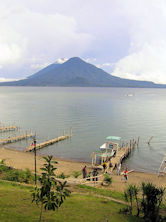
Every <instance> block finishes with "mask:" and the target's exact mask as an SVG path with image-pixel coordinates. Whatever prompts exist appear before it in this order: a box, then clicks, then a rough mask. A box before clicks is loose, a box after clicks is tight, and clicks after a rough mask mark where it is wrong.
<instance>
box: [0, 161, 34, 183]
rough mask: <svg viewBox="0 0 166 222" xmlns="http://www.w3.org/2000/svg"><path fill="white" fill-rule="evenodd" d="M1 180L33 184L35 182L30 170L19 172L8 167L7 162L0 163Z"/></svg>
mask: <svg viewBox="0 0 166 222" xmlns="http://www.w3.org/2000/svg"><path fill="white" fill-rule="evenodd" d="M0 178H1V179H3V180H9V181H15V182H21V183H32V182H33V181H34V175H33V174H32V173H31V171H30V170H29V169H26V170H18V169H14V168H12V167H9V166H6V164H5V161H3V162H2V161H1V163H0Z"/></svg>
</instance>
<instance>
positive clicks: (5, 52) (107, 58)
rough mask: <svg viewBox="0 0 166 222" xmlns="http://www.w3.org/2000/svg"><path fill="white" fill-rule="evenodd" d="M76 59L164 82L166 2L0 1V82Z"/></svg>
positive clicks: (123, 74) (115, 72) (131, 76)
mask: <svg viewBox="0 0 166 222" xmlns="http://www.w3.org/2000/svg"><path fill="white" fill-rule="evenodd" d="M75 56H77V57H80V58H82V59H84V60H85V61H87V62H89V63H92V64H94V65H96V66H97V67H99V68H102V69H104V70H105V71H107V72H108V73H110V74H112V75H114V76H119V77H122V78H129V79H136V80H147V81H153V82H155V83H163V84H166V0H102V1H101V0H61V1H58V0H5V1H4V0H0V81H5V80H13V79H22V78H26V77H27V76H29V75H32V74H34V73H36V72H37V71H39V70H40V69H42V68H44V67H46V66H47V65H49V64H51V63H54V62H56V61H58V62H62V58H65V61H66V59H69V58H71V57H75Z"/></svg>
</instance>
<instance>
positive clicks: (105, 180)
mask: <svg viewBox="0 0 166 222" xmlns="http://www.w3.org/2000/svg"><path fill="white" fill-rule="evenodd" d="M104 183H106V184H107V185H110V184H111V183H112V177H110V176H109V175H108V174H107V173H106V174H104Z"/></svg>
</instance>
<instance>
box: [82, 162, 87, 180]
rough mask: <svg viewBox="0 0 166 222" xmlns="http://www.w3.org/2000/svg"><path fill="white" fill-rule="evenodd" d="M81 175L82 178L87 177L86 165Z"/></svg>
mask: <svg viewBox="0 0 166 222" xmlns="http://www.w3.org/2000/svg"><path fill="white" fill-rule="evenodd" d="M82 174H83V178H86V177H87V168H86V165H85V166H84V168H83V169H82Z"/></svg>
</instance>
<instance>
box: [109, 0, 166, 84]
mask: <svg viewBox="0 0 166 222" xmlns="http://www.w3.org/2000/svg"><path fill="white" fill-rule="evenodd" d="M127 2H128V4H126V2H125V4H126V6H125V5H123V7H124V13H125V14H126V16H127V17H128V19H129V20H130V23H129V24H130V25H129V33H130V38H131V44H130V49H129V54H128V55H127V56H125V57H124V58H122V59H120V60H119V61H118V62H117V63H116V65H115V69H114V72H113V73H112V74H113V75H116V76H120V77H122V78H131V79H137V80H147V81H154V82H156V83H166V63H165V58H166V41H165V39H166V29H165V24H166V1H163V0H147V1H143V0H140V1H136V0H132V1H131V0H128V1H127ZM129 5H130V7H127V6H129ZM131 9H132V10H131Z"/></svg>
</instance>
